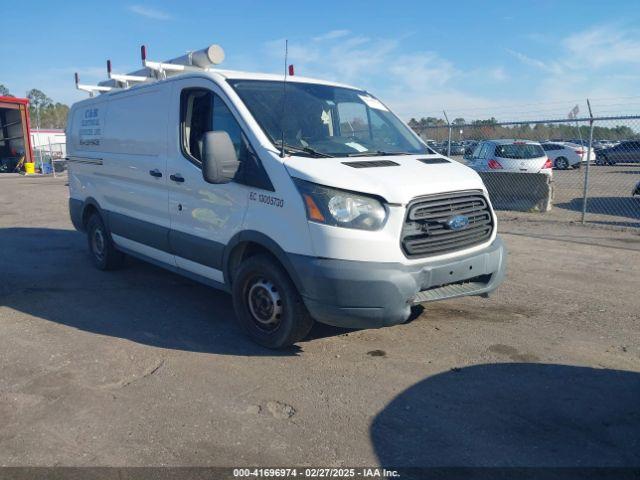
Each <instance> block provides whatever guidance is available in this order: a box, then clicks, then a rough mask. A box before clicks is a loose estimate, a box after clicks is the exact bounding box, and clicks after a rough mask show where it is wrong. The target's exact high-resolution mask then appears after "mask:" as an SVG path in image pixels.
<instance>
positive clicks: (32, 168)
mask: <svg viewBox="0 0 640 480" xmlns="http://www.w3.org/2000/svg"><path fill="white" fill-rule="evenodd" d="M24 173H26V174H27V175H33V174H34V173H36V164H35V163H33V162H26V163H25V164H24Z"/></svg>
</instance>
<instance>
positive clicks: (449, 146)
mask: <svg viewBox="0 0 640 480" xmlns="http://www.w3.org/2000/svg"><path fill="white" fill-rule="evenodd" d="M442 113H444V119H445V120H446V121H447V125H448V126H449V140H448V141H447V157H450V156H451V128H452V127H451V122H450V121H449V117H447V112H445V111H444V110H443V111H442Z"/></svg>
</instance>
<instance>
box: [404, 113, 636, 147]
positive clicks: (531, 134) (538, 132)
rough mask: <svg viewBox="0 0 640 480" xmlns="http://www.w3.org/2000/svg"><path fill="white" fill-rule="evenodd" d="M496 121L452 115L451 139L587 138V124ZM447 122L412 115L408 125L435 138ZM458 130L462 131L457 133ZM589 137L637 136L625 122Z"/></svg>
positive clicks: (445, 134) (444, 131)
mask: <svg viewBox="0 0 640 480" xmlns="http://www.w3.org/2000/svg"><path fill="white" fill-rule="evenodd" d="M498 123H499V122H498V121H497V120H496V119H495V118H493V117H491V118H488V119H483V120H473V121H471V122H468V123H467V122H466V121H465V119H464V118H456V119H454V120H453V121H452V122H451V124H452V125H453V126H454V128H453V131H452V139H453V140H483V139H490V138H520V139H528V140H538V141H544V140H554V139H556V140H569V139H583V140H588V139H589V126H588V125H584V124H583V125H580V126H576V125H575V124H571V123H538V124H524V125H498ZM447 125H448V124H447V122H446V121H445V120H443V119H442V118H437V117H423V118H421V119H420V120H416V119H415V118H412V119H411V120H409V126H410V127H411V128H412V129H413V130H414V131H415V132H416V133H417V134H418V135H420V136H421V137H422V138H425V139H433V140H436V141H442V140H446V139H447V138H448V135H449V129H448V128H447ZM460 131H462V133H460ZM593 138H594V139H596V140H599V139H602V140H613V141H617V140H630V139H640V134H639V133H638V132H636V131H634V129H632V128H631V127H629V126H628V125H614V126H611V127H603V126H598V125H597V123H596V126H594V128H593Z"/></svg>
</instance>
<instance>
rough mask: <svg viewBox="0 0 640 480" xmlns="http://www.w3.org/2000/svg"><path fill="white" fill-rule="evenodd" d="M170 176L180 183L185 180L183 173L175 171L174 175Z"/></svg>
mask: <svg viewBox="0 0 640 480" xmlns="http://www.w3.org/2000/svg"><path fill="white" fill-rule="evenodd" d="M169 178H170V179H171V180H173V181H174V182H178V183H182V182H184V177H183V176H182V175H180V174H179V173H175V174H173V175H169Z"/></svg>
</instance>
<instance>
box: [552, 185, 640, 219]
mask: <svg viewBox="0 0 640 480" xmlns="http://www.w3.org/2000/svg"><path fill="white" fill-rule="evenodd" d="M553 206H554V207H557V208H562V209H564V210H571V211H573V212H582V198H574V199H572V200H571V201H569V202H565V203H554V204H553ZM589 213H593V214H598V215H610V216H614V217H625V218H629V219H630V221H624V220H621V221H604V220H603V221H598V220H596V221H594V220H592V219H589V222H593V223H602V224H606V225H619V226H627V227H640V200H639V199H638V198H634V197H631V192H629V196H628V197H590V198H589V199H588V201H587V214H589Z"/></svg>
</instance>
